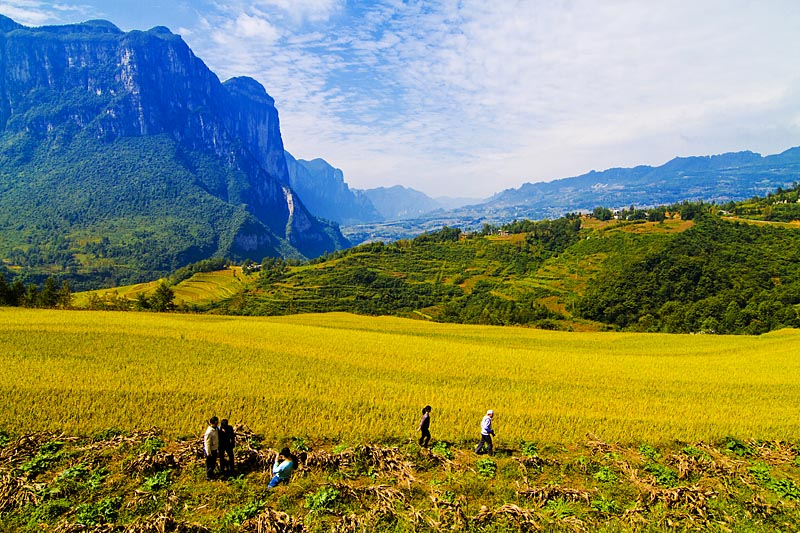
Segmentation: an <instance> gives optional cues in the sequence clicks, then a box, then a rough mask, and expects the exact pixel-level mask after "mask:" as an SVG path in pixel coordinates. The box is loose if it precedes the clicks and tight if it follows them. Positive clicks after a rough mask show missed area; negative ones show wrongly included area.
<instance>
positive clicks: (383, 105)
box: [0, 0, 800, 198]
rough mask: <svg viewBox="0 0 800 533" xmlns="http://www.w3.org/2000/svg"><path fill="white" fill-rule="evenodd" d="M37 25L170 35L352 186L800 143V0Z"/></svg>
mask: <svg viewBox="0 0 800 533" xmlns="http://www.w3.org/2000/svg"><path fill="white" fill-rule="evenodd" d="M0 13H2V14H4V15H6V16H8V17H11V18H12V19H14V20H15V21H17V22H19V23H21V24H25V25H27V26H40V25H45V24H63V23H74V22H82V21H85V20H90V19H98V18H102V19H106V20H110V21H111V22H113V23H114V24H116V25H117V26H119V27H120V28H121V29H123V30H125V31H129V30H134V29H141V30H146V29H149V28H151V27H153V26H167V27H168V28H170V29H171V30H172V31H173V33H177V34H180V35H181V36H182V37H183V39H184V40H185V41H186V43H187V44H188V45H189V46H190V47H191V48H192V50H193V51H194V53H195V55H197V56H198V57H200V58H201V59H202V60H203V61H204V62H205V63H206V65H208V67H209V68H210V69H211V70H213V71H214V72H215V73H216V74H217V75H218V76H219V78H220V79H221V80H223V81H224V80H225V79H228V78H230V77H233V76H252V77H253V78H255V79H256V80H258V81H259V82H261V84H262V85H264V87H265V88H266V89H267V92H268V93H269V94H270V95H271V96H272V97H274V98H275V105H276V107H277V108H278V112H279V115H280V121H281V132H282V135H283V140H284V145H285V147H286V149H287V150H289V151H290V152H291V153H292V154H293V155H294V156H295V157H297V158H300V159H314V158H317V157H321V158H323V159H325V160H326V161H328V162H329V163H330V164H332V165H333V166H335V167H337V168H341V169H342V170H343V172H344V176H345V180H346V182H347V183H348V184H349V185H350V187H352V188H359V189H367V188H373V187H379V186H387V187H388V186H392V185H398V184H399V185H404V186H406V187H411V188H414V189H417V190H420V191H423V192H425V193H427V194H428V195H430V196H434V197H437V196H450V197H473V198H485V197H488V196H490V195H492V194H494V193H496V192H499V191H502V190H504V189H508V188H516V187H519V186H520V185H522V184H523V183H525V182H538V181H550V180H553V179H558V178H563V177H569V176H576V175H580V174H583V173H585V172H588V171H590V170H604V169H607V168H612V167H631V166H636V165H640V164H645V165H653V166H656V165H661V164H663V163H665V162H667V161H669V160H670V159H672V158H673V157H676V156H683V157H685V156H692V155H711V154H719V153H725V152H735V151H740V150H752V151H755V152H759V153H761V154H764V155H767V154H774V153H779V152H782V151H783V150H786V149H788V148H790V147H793V146H798V145H800V69H798V58H800V31H798V28H800V2H798V1H797V0H652V1H642V0H527V1H516V0H491V1H487V0H425V1H416V0H407V1H403V0H376V1H372V2H366V1H345V0H249V1H244V0H56V1H45V0H0Z"/></svg>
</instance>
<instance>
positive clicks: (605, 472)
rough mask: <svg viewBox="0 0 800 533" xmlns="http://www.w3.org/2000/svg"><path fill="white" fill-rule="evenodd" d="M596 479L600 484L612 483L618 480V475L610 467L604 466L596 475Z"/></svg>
mask: <svg viewBox="0 0 800 533" xmlns="http://www.w3.org/2000/svg"><path fill="white" fill-rule="evenodd" d="M594 478H595V479H596V480H597V481H599V482H600V483H612V482H614V481H616V480H617V475H616V474H615V473H614V471H613V470H611V469H610V468H609V467H607V466H604V467H602V468H600V470H598V471H597V472H596V473H595V475H594Z"/></svg>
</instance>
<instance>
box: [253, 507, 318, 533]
mask: <svg viewBox="0 0 800 533" xmlns="http://www.w3.org/2000/svg"><path fill="white" fill-rule="evenodd" d="M240 531H242V532H248V533H302V532H303V531H305V528H304V526H303V522H302V520H299V519H297V518H295V517H293V516H290V515H288V514H286V513H282V512H280V511H276V510H274V509H269V508H267V509H265V510H264V511H263V512H262V513H261V514H259V515H258V516H256V517H254V518H250V519H248V520H246V521H245V522H244V523H243V524H242V526H241V528H240Z"/></svg>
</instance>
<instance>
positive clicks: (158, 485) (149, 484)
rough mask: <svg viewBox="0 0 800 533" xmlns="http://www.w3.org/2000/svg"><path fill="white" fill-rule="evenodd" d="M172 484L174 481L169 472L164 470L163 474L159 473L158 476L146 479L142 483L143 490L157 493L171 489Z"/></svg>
mask: <svg viewBox="0 0 800 533" xmlns="http://www.w3.org/2000/svg"><path fill="white" fill-rule="evenodd" d="M171 483H172V479H171V477H170V473H169V471H168V470H164V471H163V472H158V473H157V474H154V475H152V476H150V477H148V478H145V480H144V482H143V483H142V488H143V489H144V490H146V491H148V492H155V491H158V490H161V489H165V488H167V487H169V486H170V484H171Z"/></svg>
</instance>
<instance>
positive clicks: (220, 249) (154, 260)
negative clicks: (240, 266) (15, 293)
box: [0, 17, 347, 286]
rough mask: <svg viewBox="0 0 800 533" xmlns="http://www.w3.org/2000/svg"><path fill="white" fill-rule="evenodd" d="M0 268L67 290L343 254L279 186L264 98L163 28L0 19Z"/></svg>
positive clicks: (340, 242) (329, 231) (270, 111)
mask: <svg viewBox="0 0 800 533" xmlns="http://www.w3.org/2000/svg"><path fill="white" fill-rule="evenodd" d="M0 22H1V23H2V24H0V237H1V238H0V259H3V260H4V262H5V263H6V264H8V265H9V266H10V267H12V268H14V269H17V270H20V271H21V272H24V273H26V274H27V275H28V276H29V277H30V278H31V279H37V278H40V277H43V276H45V275H56V276H58V277H60V278H68V279H70V280H72V281H73V283H75V284H76V285H78V286H81V285H83V286H92V285H94V286H97V285H99V284H105V285H107V286H108V285H113V284H115V283H119V282H121V281H136V280H146V279H151V278H153V277H155V276H160V275H165V274H166V273H168V272H170V271H172V270H174V269H176V268H178V267H180V266H183V265H185V264H188V263H191V262H193V261H198V260H201V259H205V258H208V257H211V256H214V255H216V256H225V257H230V258H239V259H244V258H248V257H249V258H253V259H256V260H260V259H261V258H262V257H265V256H287V257H298V258H302V257H315V256H317V255H320V254H322V253H325V252H327V251H332V250H334V249H336V248H340V247H343V246H347V241H346V240H345V239H344V238H343V237H342V235H341V233H340V232H339V230H338V227H336V226H335V225H332V224H329V223H325V222H321V221H319V220H317V219H315V218H314V217H313V216H312V215H311V214H310V213H309V212H308V211H307V210H306V208H305V207H304V206H303V204H302V201H301V200H300V199H299V198H298V197H297V196H296V195H295V193H294V192H293V191H292V190H291V188H290V187H289V185H288V183H289V179H288V171H287V168H286V161H285V158H284V150H283V142H282V140H281V136H280V128H279V123H278V113H277V110H276V108H275V106H274V101H273V99H272V98H271V97H270V96H269V95H268V94H267V93H266V91H265V90H264V88H263V87H262V86H261V85H260V84H258V83H257V82H256V81H255V80H252V79H250V78H233V79H231V80H228V81H227V82H225V83H224V84H223V83H220V81H219V79H218V78H217V76H216V75H215V74H214V73H213V72H211V71H210V70H209V69H208V68H207V67H206V66H205V64H204V63H203V62H202V61H201V60H200V59H198V58H197V57H195V56H194V54H193V53H192V51H191V50H190V49H189V47H188V46H187V45H186V44H185V43H184V42H183V40H182V39H181V38H180V37H179V36H177V35H173V34H172V33H170V31H169V30H167V29H166V28H160V27H159V28H153V29H151V30H150V31H147V32H141V31H132V32H129V33H124V32H122V31H121V30H119V29H118V28H117V27H116V26H114V25H113V24H111V23H109V22H105V21H91V22H87V23H84V24H77V25H71V26H48V27H41V28H27V27H23V26H21V25H18V24H16V23H14V22H13V21H11V20H10V19H7V18H5V17H2V20H0Z"/></svg>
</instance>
